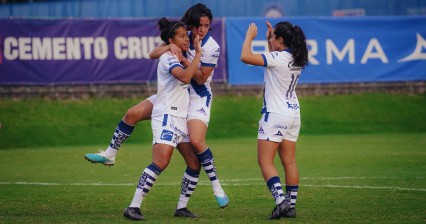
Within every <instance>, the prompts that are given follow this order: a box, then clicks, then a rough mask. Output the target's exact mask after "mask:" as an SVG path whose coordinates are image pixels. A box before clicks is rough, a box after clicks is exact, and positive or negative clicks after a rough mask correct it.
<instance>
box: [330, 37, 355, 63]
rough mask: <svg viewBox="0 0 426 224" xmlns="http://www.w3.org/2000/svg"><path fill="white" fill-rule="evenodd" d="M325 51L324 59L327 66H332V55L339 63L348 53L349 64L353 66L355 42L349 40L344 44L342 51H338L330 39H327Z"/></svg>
mask: <svg viewBox="0 0 426 224" xmlns="http://www.w3.org/2000/svg"><path fill="white" fill-rule="evenodd" d="M325 49H326V52H327V54H326V57H327V64H329V65H331V64H333V55H336V57H337V59H339V61H343V58H344V57H345V55H346V54H348V52H349V64H355V41H354V39H349V40H348V42H346V45H345V47H344V48H343V50H342V51H339V49H338V48H337V47H336V45H334V43H333V41H332V40H330V39H327V40H326V41H325Z"/></svg>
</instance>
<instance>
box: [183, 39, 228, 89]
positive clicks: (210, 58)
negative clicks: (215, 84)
mask: <svg viewBox="0 0 426 224" xmlns="http://www.w3.org/2000/svg"><path fill="white" fill-rule="evenodd" d="M191 35H192V34H191V32H188V36H189V37H190V39H191ZM201 49H202V55H201V62H200V65H199V66H198V67H201V66H208V67H213V68H214V67H216V65H217V61H218V59H219V56H220V47H219V44H217V42H216V41H215V40H214V39H213V37H211V36H210V32H209V33H207V35H206V36H205V37H204V38H203V40H202V41H201ZM186 55H187V58H188V60H189V61H192V60H193V59H194V57H195V49H194V46H193V45H192V43H191V45H190V46H189V50H188V51H187V52H186ZM213 75H214V69H213V71H212V73H211V74H210V76H209V78H208V79H207V80H206V82H205V83H204V84H203V85H199V84H198V83H197V82H195V81H194V80H191V90H190V94H191V95H193V94H197V95H198V96H200V97H203V96H208V97H211V95H212V91H211V88H210V82H211V81H212V78H213Z"/></svg>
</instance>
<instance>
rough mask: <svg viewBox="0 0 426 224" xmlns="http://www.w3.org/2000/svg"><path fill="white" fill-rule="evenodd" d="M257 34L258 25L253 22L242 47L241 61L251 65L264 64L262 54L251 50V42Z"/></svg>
mask: <svg viewBox="0 0 426 224" xmlns="http://www.w3.org/2000/svg"><path fill="white" fill-rule="evenodd" d="M256 36H257V26H256V24H254V23H251V24H250V25H249V28H248V29H247V33H246V38H245V40H244V43H243V47H242V49H241V61H242V62H244V63H246V64H250V65H258V66H263V64H264V61H263V58H262V56H261V55H260V54H253V52H252V51H251V44H252V42H253V40H254V38H256Z"/></svg>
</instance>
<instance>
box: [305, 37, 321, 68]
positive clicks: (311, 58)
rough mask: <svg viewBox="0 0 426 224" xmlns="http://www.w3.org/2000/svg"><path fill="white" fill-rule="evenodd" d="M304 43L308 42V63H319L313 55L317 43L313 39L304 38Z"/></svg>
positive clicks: (316, 48)
mask: <svg viewBox="0 0 426 224" xmlns="http://www.w3.org/2000/svg"><path fill="white" fill-rule="evenodd" d="M306 43H307V44H308V55H309V57H308V59H309V64H311V65H319V64H320V63H319V61H318V60H317V59H316V58H315V57H314V56H315V55H317V54H318V43H317V42H316V41H315V40H306Z"/></svg>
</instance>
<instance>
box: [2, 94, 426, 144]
mask: <svg viewBox="0 0 426 224" xmlns="http://www.w3.org/2000/svg"><path fill="white" fill-rule="evenodd" d="M140 100H142V99H104V98H103V99H86V100H65V101H64V100H47V99H31V100H8V99H0V123H1V124H2V128H1V129H0V149H6V148H16V147H43V146H68V145H75V146H76V145H91V144H103V146H102V148H105V147H106V146H107V145H108V144H109V141H110V140H111V137H112V135H113V133H114V131H115V128H116V126H117V124H118V122H119V121H120V120H121V118H122V117H123V116H124V114H125V112H126V111H127V109H128V108H130V107H132V106H133V105H135V104H137V103H138V102H139V101H140ZM300 104H301V113H302V129H301V135H305V134H354V133H400V132H425V131H426V122H425V121H424V118H425V117H426V95H414V96H407V95H390V94H362V95H342V96H339V95H338V96H316V97H301V99H300ZM261 106H262V99H260V98H257V97H254V96H244V97H238V96H221V97H215V98H214V101H213V108H212V114H211V121H210V124H209V130H208V136H207V137H208V139H216V138H239V137H255V136H257V126H258V120H259V119H260V109H261ZM150 126H151V125H150V121H143V122H140V123H139V124H138V125H137V128H136V129H135V131H134V133H133V134H132V137H131V138H129V139H128V140H127V142H129V143H137V142H139V143H140V142H150V141H151V138H152V134H151V128H150Z"/></svg>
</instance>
